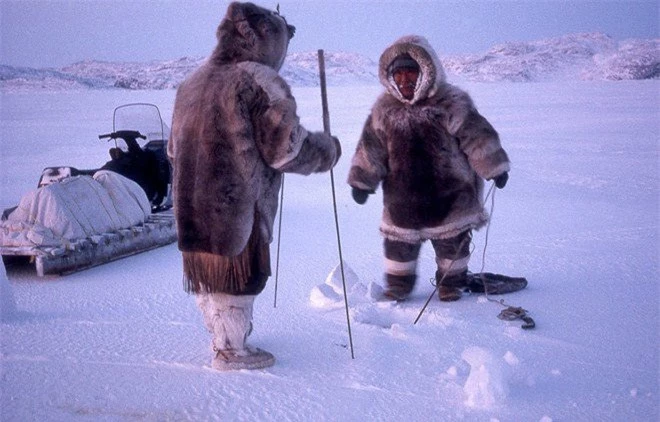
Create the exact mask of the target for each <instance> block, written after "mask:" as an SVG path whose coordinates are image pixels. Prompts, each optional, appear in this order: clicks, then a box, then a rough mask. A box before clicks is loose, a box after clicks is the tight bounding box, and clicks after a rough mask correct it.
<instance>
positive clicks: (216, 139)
mask: <svg viewBox="0 0 660 422" xmlns="http://www.w3.org/2000/svg"><path fill="white" fill-rule="evenodd" d="M294 29H295V28H294V27H292V26H290V25H288V24H287V23H286V21H285V19H284V18H283V17H281V16H280V15H279V14H278V13H276V12H272V11H269V10H266V9H263V8H261V7H259V6H256V5H254V4H251V3H232V4H230V5H229V7H228V9H227V14H226V16H225V18H224V19H223V20H222V22H221V23H220V25H219V27H218V30H217V38H218V45H217V47H216V49H215V50H214V52H213V54H212V55H211V56H210V57H209V59H208V60H207V61H206V62H205V63H204V64H203V65H202V66H201V67H200V68H199V69H198V70H197V71H195V72H194V73H193V74H192V75H191V76H190V77H188V78H187V79H186V80H185V81H184V82H183V83H182V84H181V85H180V87H179V88H178V91H177V95H176V100H175V105H174V113H173V121H172V136H171V139H170V142H169V144H168V155H169V157H170V160H171V162H172V164H173V169H174V171H173V194H174V213H175V217H176V223H177V232H178V246H179V249H180V250H181V251H184V252H193V253H195V252H199V253H204V254H216V255H223V256H230V257H231V256H236V255H238V254H240V253H241V252H242V251H243V250H244V249H245V247H246V244H247V242H248V239H249V238H250V235H251V233H252V229H253V225H254V224H255V221H256V222H257V224H258V229H259V230H260V239H263V240H264V241H267V242H270V241H271V239H272V227H273V220H274V218H275V214H276V212H277V205H278V191H279V189H280V185H281V175H282V173H283V172H293V173H299V174H310V173H312V172H322V171H327V170H329V169H330V168H332V167H333V166H334V165H335V164H336V162H337V160H338V159H339V156H340V154H341V152H340V147H339V143H338V141H337V139H335V138H333V137H330V136H328V135H326V134H324V133H322V132H315V133H313V132H308V131H307V130H306V129H305V128H304V127H303V126H301V125H300V123H299V118H298V116H297V114H296V102H295V100H294V98H293V96H292V95H291V90H290V88H289V86H288V85H287V83H286V82H285V81H284V80H283V79H282V78H281V77H280V76H279V75H278V73H277V72H278V70H279V69H280V67H281V65H282V63H283V61H284V58H285V55H286V51H287V46H288V43H289V39H290V38H291V37H292V36H293V32H294Z"/></svg>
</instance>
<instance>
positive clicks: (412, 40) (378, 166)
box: [348, 35, 509, 301]
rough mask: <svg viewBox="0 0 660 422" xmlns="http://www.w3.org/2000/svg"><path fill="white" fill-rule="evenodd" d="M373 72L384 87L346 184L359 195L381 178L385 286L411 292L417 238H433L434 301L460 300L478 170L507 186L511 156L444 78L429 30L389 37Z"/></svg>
mask: <svg viewBox="0 0 660 422" xmlns="http://www.w3.org/2000/svg"><path fill="white" fill-rule="evenodd" d="M379 79H380V82H381V83H382V84H383V85H384V86H385V89H386V90H385V92H384V93H383V94H382V95H381V96H380V97H379V98H378V99H377V101H376V103H375V105H374V106H373V108H372V110H371V114H370V115H369V117H368V118H367V120H366V123H365V125H364V129H363V132H362V135H361V137H360V139H359V142H358V145H357V148H356V151H355V154H354V156H353V160H352V164H351V169H350V172H349V176H348V184H349V185H350V186H351V187H352V195H353V198H354V199H355V201H356V202H357V203H359V204H364V203H365V202H366V200H367V198H368V196H369V195H370V194H373V193H374V192H375V191H376V189H377V188H378V186H379V185H380V184H382V189H383V204H384V208H383V215H382V221H381V226H380V231H381V233H382V234H383V236H384V254H385V273H386V274H385V283H386V289H385V295H386V296H387V297H388V298H390V299H393V300H404V299H405V298H406V297H407V296H408V295H409V294H410V292H411V291H412V289H413V287H414V285H415V282H416V279H417V274H416V267H417V259H418V256H419V252H420V248H421V244H422V243H423V242H424V241H426V240H430V241H431V244H432V245H433V248H434V250H435V254H436V263H437V271H436V274H435V279H436V282H439V285H438V291H439V297H440V300H443V301H450V300H457V299H459V298H460V295H461V292H462V289H463V288H464V287H465V286H466V284H467V283H468V272H467V268H468V260H469V255H470V239H471V233H472V230H474V229H478V228H480V227H482V226H483V225H484V224H485V223H486V222H487V219H488V216H487V213H486V211H485V210H484V206H483V186H484V179H485V180H494V181H495V184H496V186H497V187H498V188H503V187H504V186H505V184H506V182H507V179H508V172H509V159H508V157H507V154H506V152H505V151H504V150H503V149H502V146H501V145H500V140H499V136H498V134H497V132H496V131H495V129H494V128H493V127H492V125H491V124H490V123H489V122H488V121H487V120H486V119H485V118H484V117H483V116H482V115H481V114H479V112H478V111H477V109H476V107H475V105H474V103H473V101H472V99H471V98H470V96H469V95H468V94H467V93H465V92H464V91H462V90H461V89H459V88H457V87H455V86H453V85H450V84H449V83H447V81H446V76H445V73H444V70H443V68H442V65H441V64H440V61H439V60H438V57H437V56H436V53H435V51H434V50H433V48H432V47H431V46H430V45H429V43H428V41H427V40H426V39H425V38H423V37H421V36H415V35H411V36H406V37H403V38H401V39H399V40H397V41H396V42H395V43H394V44H392V45H391V46H389V47H388V48H387V49H386V50H385V51H384V52H383V54H382V55H381V57H380V61H379Z"/></svg>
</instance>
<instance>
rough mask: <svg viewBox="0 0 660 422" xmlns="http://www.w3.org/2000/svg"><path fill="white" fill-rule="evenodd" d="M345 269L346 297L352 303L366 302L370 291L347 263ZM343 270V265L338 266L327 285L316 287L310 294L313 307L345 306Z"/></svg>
mask: <svg viewBox="0 0 660 422" xmlns="http://www.w3.org/2000/svg"><path fill="white" fill-rule="evenodd" d="M343 268H344V279H345V283H346V297H347V298H348V299H349V300H350V301H358V302H362V301H365V300H366V299H367V294H368V292H369V289H368V288H367V286H365V285H364V284H362V283H361V282H360V280H359V277H358V276H357V274H355V272H354V271H353V270H352V269H351V267H349V266H348V264H347V263H346V262H345V261H344V263H343ZM341 269H342V268H341V265H339V264H337V266H336V267H335V268H334V269H333V270H332V271H331V272H330V274H328V277H327V278H326V280H325V283H322V284H319V285H317V286H314V288H313V289H312V291H311V292H310V294H309V300H310V303H311V305H312V306H313V307H315V308H326V309H334V308H339V307H343V306H344V286H343V282H342V274H341Z"/></svg>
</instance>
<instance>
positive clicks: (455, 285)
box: [435, 271, 468, 302]
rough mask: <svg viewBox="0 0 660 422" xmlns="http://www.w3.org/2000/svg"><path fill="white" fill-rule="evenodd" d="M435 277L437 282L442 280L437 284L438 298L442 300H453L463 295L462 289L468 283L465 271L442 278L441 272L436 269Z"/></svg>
mask: <svg viewBox="0 0 660 422" xmlns="http://www.w3.org/2000/svg"><path fill="white" fill-rule="evenodd" d="M435 277H436V278H435V279H436V281H438V282H439V281H440V280H442V282H441V283H440V284H439V285H438V298H439V299H440V300H441V301H443V302H454V301H456V300H458V299H460V298H461V296H462V295H463V289H464V288H465V287H466V286H467V283H468V276H467V271H464V272H461V273H458V274H450V275H447V276H445V278H444V279H443V278H442V277H443V274H442V272H441V271H436V273H435Z"/></svg>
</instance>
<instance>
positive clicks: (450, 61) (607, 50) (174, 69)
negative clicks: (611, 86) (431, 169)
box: [0, 33, 660, 90]
mask: <svg viewBox="0 0 660 422" xmlns="http://www.w3.org/2000/svg"><path fill="white" fill-rule="evenodd" d="M439 53H440V54H441V60H442V62H443V65H444V66H445V68H446V70H447V73H449V74H450V75H455V76H458V77H461V78H463V79H467V80H471V81H479V82H497V81H509V82H533V81H544V80H629V79H660V39H652V40H625V41H621V42H617V41H615V40H613V39H612V38H611V37H609V36H607V35H605V34H602V33H583V34H570V35H566V36H562V37H558V38H550V39H544V40H538V41H532V42H525V43H523V42H508V43H504V44H500V45H496V46H494V47H492V48H491V49H490V50H489V51H487V52H485V53H483V54H470V55H455V56H443V55H442V52H439ZM204 60H205V58H189V57H184V58H181V59H178V60H168V61H152V62H146V63H119V62H117V63H114V62H102V61H83V62H79V63H75V64H72V65H70V66H66V67H63V68H61V69H32V68H20V67H12V66H5V65H0V89H6V90H13V89H89V88H96V89H107V88H119V89H173V88H176V87H177V86H178V85H179V83H180V82H181V81H182V80H183V79H184V78H185V77H186V75H188V74H189V73H190V72H192V71H193V70H194V69H196V68H197V67H198V66H199V65H200V64H201V63H202V62H203V61H204ZM325 63H326V74H327V80H328V84H329V85H371V84H377V83H378V65H377V63H376V62H375V61H373V60H371V59H370V58H367V57H365V56H362V55H359V54H355V53H346V52H328V53H326V56H325ZM280 73H281V74H282V75H283V77H284V78H285V79H286V80H287V81H288V82H289V83H290V84H291V85H293V86H314V85H318V83H319V81H318V62H317V56H316V52H305V53H291V54H289V56H288V57H287V60H286V62H285V64H284V67H283V68H282V70H281V72H280Z"/></svg>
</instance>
